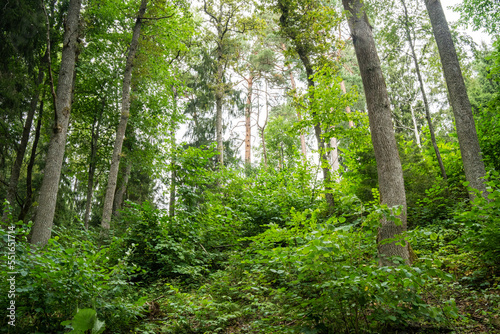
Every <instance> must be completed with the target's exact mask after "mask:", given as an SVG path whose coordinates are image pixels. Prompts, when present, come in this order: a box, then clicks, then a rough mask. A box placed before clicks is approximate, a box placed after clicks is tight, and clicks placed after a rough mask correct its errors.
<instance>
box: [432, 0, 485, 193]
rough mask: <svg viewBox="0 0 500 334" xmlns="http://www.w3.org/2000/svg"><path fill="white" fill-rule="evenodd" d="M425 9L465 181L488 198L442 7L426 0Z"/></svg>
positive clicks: (469, 109)
mask: <svg viewBox="0 0 500 334" xmlns="http://www.w3.org/2000/svg"><path fill="white" fill-rule="evenodd" d="M425 6H426V7H427V12H428V14H429V17H430V19H431V24H432V31H433V32H434V37H435V38H436V43H437V45H438V49H439V56H440V58H441V64H442V66H443V72H444V77H445V80H446V85H447V86H448V95H449V97H450V103H451V106H452V108H453V114H454V116H455V124H456V127H457V136H458V143H459V144H460V152H461V153H462V163H463V165H464V171H465V178H466V179H467V181H468V182H469V185H470V186H471V187H472V188H473V189H476V190H479V191H481V192H482V193H483V196H484V197H487V195H488V192H487V191H486V186H485V184H484V182H483V180H482V179H483V178H484V177H485V176H486V171H485V167H484V163H483V160H482V158H481V148H480V147H479V140H478V138H477V133H476V126H475V124H474V117H473V116H472V107H471V105H470V101H469V97H468V95H467V89H466V88H465V83H464V79H463V76H462V70H461V69H460V64H459V62H458V56H457V52H456V50H455V45H454V44H453V40H452V38H451V33H450V29H449V27H448V23H447V22H446V18H445V16H444V12H443V7H442V6H441V2H440V1H439V0H425ZM469 196H470V198H471V199H473V198H474V194H473V193H470V194H469Z"/></svg>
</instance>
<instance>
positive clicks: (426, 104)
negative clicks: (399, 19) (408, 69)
mask: <svg viewBox="0 0 500 334" xmlns="http://www.w3.org/2000/svg"><path fill="white" fill-rule="evenodd" d="M401 4H402V5H403V8H404V28H405V32H406V38H407V40H408V43H409V44H410V49H411V54H412V56H413V62H414V64H415V70H416V71H417V78H418V83H419V86H420V91H421V93H422V99H423V101H424V108H425V118H426V119H427V125H428V126H429V132H430V134H431V142H432V146H433V147H434V152H435V153H436V158H437V161H438V164H439V168H440V169H441V176H443V179H445V180H446V179H447V178H448V177H447V175H446V170H445V168H444V164H443V159H442V158H441V153H440V152H439V148H438V146H437V142H436V135H435V133H434V126H433V125H432V118H431V111H430V107H429V102H428V100H427V94H426V93H425V86H424V80H423V79H422V74H421V73H420V65H419V63H418V58H417V53H416V52H415V45H414V38H413V37H412V33H411V29H410V27H411V26H410V19H409V15H408V9H407V7H406V3H405V0H401ZM410 108H411V106H410ZM411 111H412V116H413V109H412V110H411ZM412 118H413V120H414V126H415V131H417V129H416V128H417V126H416V122H415V117H414V116H413V117H412Z"/></svg>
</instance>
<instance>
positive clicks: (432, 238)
mask: <svg viewBox="0 0 500 334" xmlns="http://www.w3.org/2000/svg"><path fill="white" fill-rule="evenodd" d="M430 238H431V240H434V241H436V240H437V239H438V235H437V234H436V233H431V235H430Z"/></svg>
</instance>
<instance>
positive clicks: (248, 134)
mask: <svg viewBox="0 0 500 334" xmlns="http://www.w3.org/2000/svg"><path fill="white" fill-rule="evenodd" d="M247 83H248V87H247V90H248V95H247V103H246V106H245V163H246V164H249V163H251V162H252V124H251V118H250V116H251V112H252V93H253V90H252V88H253V75H251V76H250V78H248V81H247Z"/></svg>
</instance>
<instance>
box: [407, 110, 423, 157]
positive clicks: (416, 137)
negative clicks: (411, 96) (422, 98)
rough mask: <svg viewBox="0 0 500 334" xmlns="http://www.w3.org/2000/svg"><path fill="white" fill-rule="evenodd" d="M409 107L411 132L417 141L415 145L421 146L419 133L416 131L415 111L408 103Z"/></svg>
mask: <svg viewBox="0 0 500 334" xmlns="http://www.w3.org/2000/svg"><path fill="white" fill-rule="evenodd" d="M409 107H410V113H411V120H412V122H413V134H414V135H415V141H416V142H417V146H418V147H419V148H422V142H421V141H420V133H419V132H418V124H417V118H416V117H415V111H414V110H413V107H412V105H411V104H409Z"/></svg>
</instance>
